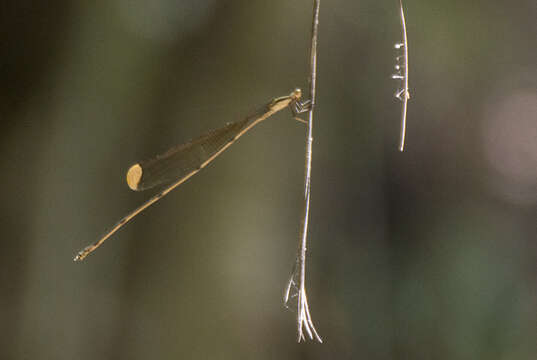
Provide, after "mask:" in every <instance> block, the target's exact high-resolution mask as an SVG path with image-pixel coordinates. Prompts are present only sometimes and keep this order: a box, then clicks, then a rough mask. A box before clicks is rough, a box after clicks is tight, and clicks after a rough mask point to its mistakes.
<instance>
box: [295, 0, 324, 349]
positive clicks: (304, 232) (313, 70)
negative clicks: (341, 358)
mask: <svg viewBox="0 0 537 360" xmlns="http://www.w3.org/2000/svg"><path fill="white" fill-rule="evenodd" d="M320 3H321V1H320V0H313V22H312V30H311V49H310V79H309V83H310V100H311V109H310V110H309V112H308V129H307V138H306V164H305V165H306V166H305V172H304V212H303V218H302V228H301V231H300V243H299V248H298V257H297V265H298V267H297V269H296V270H297V271H299V284H298V305H297V306H298V308H297V310H298V312H297V327H298V329H297V330H298V342H300V341H301V340H305V336H304V330H305V331H306V332H307V333H308V335H309V337H310V339H315V340H317V341H319V342H322V339H321V337H320V336H319V335H318V334H317V331H316V330H315V326H314V325H313V322H312V320H311V316H310V311H309V307H308V300H307V296H306V248H307V246H306V245H307V237H308V224H309V221H308V220H309V212H310V190H311V164H312V148H313V111H314V109H315V95H316V86H317V38H318V28H319V7H320Z"/></svg>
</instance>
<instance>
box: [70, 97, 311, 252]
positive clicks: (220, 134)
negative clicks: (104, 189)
mask: <svg viewBox="0 0 537 360" xmlns="http://www.w3.org/2000/svg"><path fill="white" fill-rule="evenodd" d="M301 96H302V92H301V90H300V89H296V90H294V91H293V92H292V93H291V94H290V95H287V96H282V97H279V98H275V99H273V100H272V101H270V102H269V103H268V104H267V105H265V106H264V107H262V108H261V109H260V110H258V111H256V112H255V113H254V114H252V115H250V116H248V117H247V118H246V119H244V120H240V121H237V122H233V123H229V124H227V125H226V126H224V127H222V128H220V129H216V130H212V131H209V132H208V133H207V134H205V135H202V136H200V137H199V138H197V139H195V140H191V141H188V142H187V143H185V144H182V145H178V146H176V147H173V148H171V149H169V150H168V151H167V152H165V153H164V154H162V155H159V156H157V157H155V158H153V159H150V160H147V161H141V162H139V163H137V164H135V165H133V166H131V168H130V169H129V170H128V172H127V184H128V185H129V187H130V188H131V189H132V190H136V191H139V190H146V189H149V188H152V187H154V186H157V185H161V184H165V183H170V182H171V185H169V186H167V187H166V188H165V189H164V190H162V191H161V192H159V193H158V194H156V195H155V196H153V197H152V198H151V199H149V200H147V201H146V202H145V203H144V204H142V205H141V206H140V207H138V208H137V209H135V210H133V211H132V212H130V213H129V214H128V215H126V216H125V217H124V218H123V219H121V220H120V221H119V222H117V223H116V224H115V225H114V226H113V227H112V228H111V229H110V230H109V231H108V232H107V233H106V234H104V235H103V236H102V237H101V238H100V239H99V240H97V241H96V242H95V243H93V244H91V245H88V246H86V247H85V248H84V249H82V250H80V251H79V252H78V253H77V255H76V256H75V258H74V261H81V260H84V258H85V257H86V256H88V255H89V254H91V253H92V252H93V251H95V250H96V249H97V248H98V247H99V246H101V245H102V243H104V242H105V241H106V239H108V238H109V237H110V236H112V235H113V234H114V233H116V232H117V231H118V230H119V229H121V228H122V227H123V226H124V225H125V224H126V223H128V222H129V221H131V220H132V219H133V218H134V217H135V216H136V215H138V214H140V213H141V212H142V211H144V210H145V209H147V208H148V207H149V206H151V205H153V204H154V203H156V202H157V201H159V200H160V199H162V198H163V197H164V196H166V195H168V194H169V193H170V192H171V191H172V190H173V189H175V188H177V187H178V186H179V185H181V184H182V183H184V182H185V181H187V180H188V179H190V178H191V177H192V176H194V175H196V174H197V173H198V172H199V171H200V170H201V169H203V168H204V167H205V166H207V165H208V164H209V163H211V162H212V161H213V160H214V159H215V158H216V157H218V155H220V154H221V153H222V152H224V150H226V149H227V148H228V147H230V146H231V145H232V144H233V143H234V142H235V141H237V139H238V138H240V137H241V136H242V135H244V134H245V133H246V132H247V131H248V130H250V129H251V128H253V127H254V126H255V125H257V124H259V123H260V122H261V121H263V120H266V119H268V118H269V117H271V116H272V115H274V114H275V113H277V112H279V111H281V110H283V109H285V108H288V107H289V108H291V110H292V111H293V114H295V117H296V114H298V113H299V112H301V109H302V107H303V104H302V103H300V98H301Z"/></svg>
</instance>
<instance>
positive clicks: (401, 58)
mask: <svg viewBox="0 0 537 360" xmlns="http://www.w3.org/2000/svg"><path fill="white" fill-rule="evenodd" d="M399 10H400V11H399V16H400V19H401V31H402V42H399V43H397V44H395V49H397V50H402V54H401V55H398V56H397V57H396V64H395V74H393V75H392V79H396V80H399V81H401V86H400V87H399V89H397V92H396V93H395V97H396V98H397V99H399V100H400V101H401V102H402V103H403V106H402V107H401V133H400V136H399V151H403V150H404V149H405V136H406V113H407V105H408V99H410V91H409V89H408V39H407V34H406V20H405V12H404V10H403V0H399Z"/></svg>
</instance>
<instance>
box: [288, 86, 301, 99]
mask: <svg viewBox="0 0 537 360" xmlns="http://www.w3.org/2000/svg"><path fill="white" fill-rule="evenodd" d="M290 96H291V97H292V98H293V99H295V100H298V99H300V98H301V97H302V90H301V89H299V88H296V89H295V90H293V92H292V93H291V95H290Z"/></svg>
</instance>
